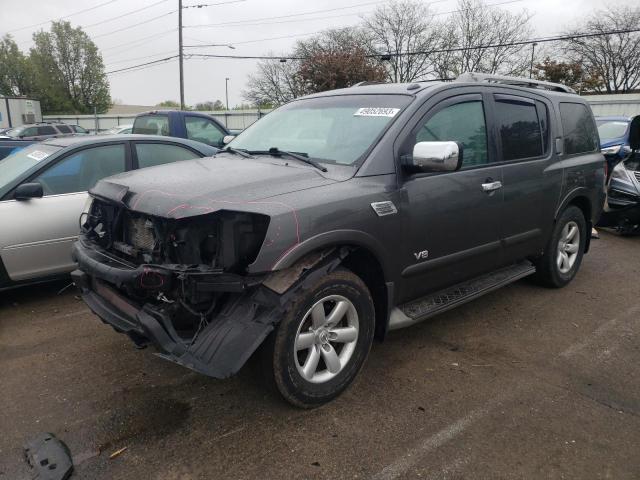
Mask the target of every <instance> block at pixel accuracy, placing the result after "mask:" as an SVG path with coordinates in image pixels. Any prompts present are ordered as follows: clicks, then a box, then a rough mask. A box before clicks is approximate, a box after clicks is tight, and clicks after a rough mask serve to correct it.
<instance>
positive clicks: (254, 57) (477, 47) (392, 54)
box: [188, 28, 640, 60]
mask: <svg viewBox="0 0 640 480" xmlns="http://www.w3.org/2000/svg"><path fill="white" fill-rule="evenodd" d="M635 32H640V28H638V29H626V30H610V31H608V32H598V33H577V34H568V35H558V36H554V37H545V38H537V39H532V40H520V41H516V42H507V43H494V44H486V45H470V46H468V47H453V48H441V49H434V50H421V51H414V52H385V53H375V54H374V53H371V54H367V55H365V57H368V58H379V57H403V56H412V55H427V54H432V53H450V52H460V51H465V50H481V49H486V48H499V47H513V46H519V45H530V44H532V43H544V42H558V41H564V40H573V39H576V38H586V37H598V36H606V35H616V34H620V33H635ZM188 56H189V57H190V58H228V59H234V60H304V59H305V58H307V57H292V56H287V55H280V56H276V55H218V54H207V53H197V52H196V53H190V54H189V55H188Z"/></svg>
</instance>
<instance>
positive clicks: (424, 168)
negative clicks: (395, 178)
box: [405, 142, 462, 172]
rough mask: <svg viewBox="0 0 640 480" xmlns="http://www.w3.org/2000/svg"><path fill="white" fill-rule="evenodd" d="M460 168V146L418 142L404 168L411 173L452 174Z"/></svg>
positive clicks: (449, 143) (455, 143)
mask: <svg viewBox="0 0 640 480" xmlns="http://www.w3.org/2000/svg"><path fill="white" fill-rule="evenodd" d="M461 166H462V145H460V144H459V143H457V142H418V143H416V144H415V145H414V147H413V156H412V157H411V158H410V159H407V162H405V167H407V168H408V169H409V170H410V171H413V172H454V171H456V170H459V169H460V167H461Z"/></svg>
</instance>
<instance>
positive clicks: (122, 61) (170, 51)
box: [105, 49, 175, 67]
mask: <svg viewBox="0 0 640 480" xmlns="http://www.w3.org/2000/svg"><path fill="white" fill-rule="evenodd" d="M173 52H175V49H172V50H167V51H165V52H158V53H152V54H149V55H143V56H140V57H135V58H127V59H124V60H116V61H115V62H109V63H107V64H105V67H109V66H111V65H116V64H118V63H127V62H133V61H135V60H144V59H146V58H152V57H158V56H160V55H166V54H168V53H173Z"/></svg>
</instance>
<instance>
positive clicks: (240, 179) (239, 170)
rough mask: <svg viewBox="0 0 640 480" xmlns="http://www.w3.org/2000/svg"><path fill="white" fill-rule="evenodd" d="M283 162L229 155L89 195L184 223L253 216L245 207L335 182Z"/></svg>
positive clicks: (143, 175)
mask: <svg viewBox="0 0 640 480" xmlns="http://www.w3.org/2000/svg"><path fill="white" fill-rule="evenodd" d="M285 160H286V159H273V158H271V157H268V156H267V157H260V158H256V159H248V158H240V157H237V156H230V155H221V156H218V157H208V158H200V159H195V160H186V161H181V162H175V163H169V164H166V165H161V166H158V167H151V168H144V169H141V170H133V171H130V172H126V173H122V174H119V175H115V176H113V177H108V178H105V179H103V180H100V181H99V182H98V183H97V184H96V185H95V186H94V187H93V188H92V189H91V190H90V193H91V194H92V195H94V196H97V197H101V198H104V199H108V200H111V201H113V202H115V203H119V204H123V205H125V206H126V207H127V208H129V209H131V210H134V211H137V212H141V213H146V214H148V215H155V216H161V217H167V218H184V217H188V216H195V215H199V214H203V213H208V212H212V211H216V210H224V209H232V210H238V209H240V210H252V208H247V207H250V206H252V205H255V204H256V203H259V201H260V200H263V199H266V198H269V197H273V196H276V195H281V194H285V193H290V192H294V191H298V190H305V189H308V188H313V187H318V186H322V185H329V184H332V183H335V182H336V181H338V180H337V179H331V178H328V177H327V176H324V175H322V174H321V172H320V171H319V170H317V169H314V168H311V167H307V166H299V165H297V164H296V162H295V160H293V161H291V162H289V164H288V165H287V164H286V163H287V162H286V161H285ZM265 203H267V202H265Z"/></svg>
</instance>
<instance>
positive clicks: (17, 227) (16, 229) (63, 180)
mask: <svg viewBox="0 0 640 480" xmlns="http://www.w3.org/2000/svg"><path fill="white" fill-rule="evenodd" d="M126 147H127V145H126V144H125V143H118V144H110V145H105V146H98V147H91V148H86V149H83V150H80V151H77V152H75V153H71V154H69V155H68V156H66V157H63V158H62V159H60V160H59V161H57V162H55V163H53V164H52V165H47V166H46V167H44V169H43V170H42V171H41V172H38V174H37V175H36V176H35V177H34V178H32V179H30V180H29V181H30V182H40V183H41V184H42V187H43V191H44V196H43V197H42V198H33V199H30V200H6V201H3V202H0V218H2V219H3V224H4V225H6V226H9V227H10V228H8V230H7V232H5V233H8V234H9V238H8V241H5V244H4V245H3V247H2V251H1V252H0V255H1V257H2V262H3V263H4V266H5V269H6V270H7V273H8V275H9V278H10V279H11V280H13V281H21V280H29V279H31V278H37V277H44V276H47V275H53V274H56V273H63V272H66V271H70V270H72V269H73V265H74V263H73V261H72V260H71V244H72V243H73V242H74V241H75V240H76V239H77V237H78V231H79V217H80V213H81V212H82V208H83V206H84V204H85V202H86V199H87V190H88V189H90V188H91V187H93V185H94V184H95V183H96V182H97V181H98V180H100V179H101V178H104V177H107V176H110V175H114V174H116V173H120V172H123V171H125V169H126V163H127V161H126V157H127V155H126ZM4 222H6V223H4Z"/></svg>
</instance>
